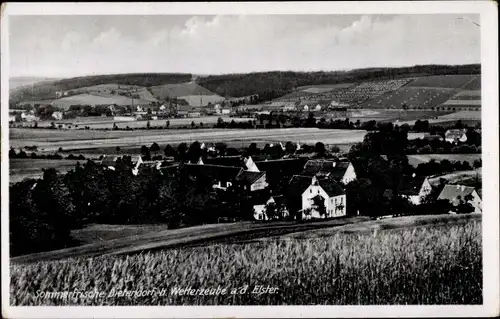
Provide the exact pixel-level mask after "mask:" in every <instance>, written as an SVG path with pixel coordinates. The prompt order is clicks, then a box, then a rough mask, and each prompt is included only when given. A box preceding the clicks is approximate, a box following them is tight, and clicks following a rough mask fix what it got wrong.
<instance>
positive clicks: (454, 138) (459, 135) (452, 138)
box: [444, 129, 467, 144]
mask: <svg viewBox="0 0 500 319" xmlns="http://www.w3.org/2000/svg"><path fill="white" fill-rule="evenodd" d="M466 132H467V131H466V130H465V129H450V130H447V131H446V133H445V135H444V139H445V141H446V142H448V143H454V144H456V143H458V142H466V141H467V134H466Z"/></svg>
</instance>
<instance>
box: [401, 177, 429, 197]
mask: <svg viewBox="0 0 500 319" xmlns="http://www.w3.org/2000/svg"><path fill="white" fill-rule="evenodd" d="M424 180H425V176H415V177H412V176H410V175H404V176H403V177H402V178H401V182H400V183H399V193H401V194H403V195H418V193H419V192H420V188H422V183H423V182H424Z"/></svg>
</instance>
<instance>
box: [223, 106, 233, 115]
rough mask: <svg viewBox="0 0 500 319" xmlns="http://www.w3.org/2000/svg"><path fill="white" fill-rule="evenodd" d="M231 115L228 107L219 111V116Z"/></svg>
mask: <svg viewBox="0 0 500 319" xmlns="http://www.w3.org/2000/svg"><path fill="white" fill-rule="evenodd" d="M229 113H231V108H230V107H223V108H222V109H221V114H229Z"/></svg>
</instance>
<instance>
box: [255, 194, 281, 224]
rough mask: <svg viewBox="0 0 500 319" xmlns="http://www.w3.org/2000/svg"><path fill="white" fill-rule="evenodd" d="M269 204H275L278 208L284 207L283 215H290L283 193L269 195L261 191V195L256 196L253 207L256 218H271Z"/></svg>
mask: <svg viewBox="0 0 500 319" xmlns="http://www.w3.org/2000/svg"><path fill="white" fill-rule="evenodd" d="M269 204H275V205H276V207H277V208H279V209H282V210H283V212H282V215H283V216H282V217H288V216H289V214H290V213H289V211H288V208H287V205H286V198H285V196H283V195H269V194H266V193H261V194H260V196H258V197H256V198H255V201H254V205H253V209H254V215H253V216H254V218H255V219H256V220H271V219H272V218H271V216H267V213H266V206H267V205H269Z"/></svg>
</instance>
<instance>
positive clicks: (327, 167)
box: [302, 159, 356, 185]
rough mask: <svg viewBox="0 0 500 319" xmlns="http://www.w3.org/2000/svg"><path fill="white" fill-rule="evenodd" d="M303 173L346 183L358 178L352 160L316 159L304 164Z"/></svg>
mask: <svg viewBox="0 0 500 319" xmlns="http://www.w3.org/2000/svg"><path fill="white" fill-rule="evenodd" d="M302 175H305V176H317V177H328V178H331V179H333V180H335V181H336V182H338V183H342V184H344V185H347V184H349V183H350V182H352V181H353V180H355V179H356V172H355V170H354V166H353V165H352V164H351V163H350V162H338V161H334V160H324V159H314V160H309V161H307V163H306V164H305V165H304V170H303V172H302Z"/></svg>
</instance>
